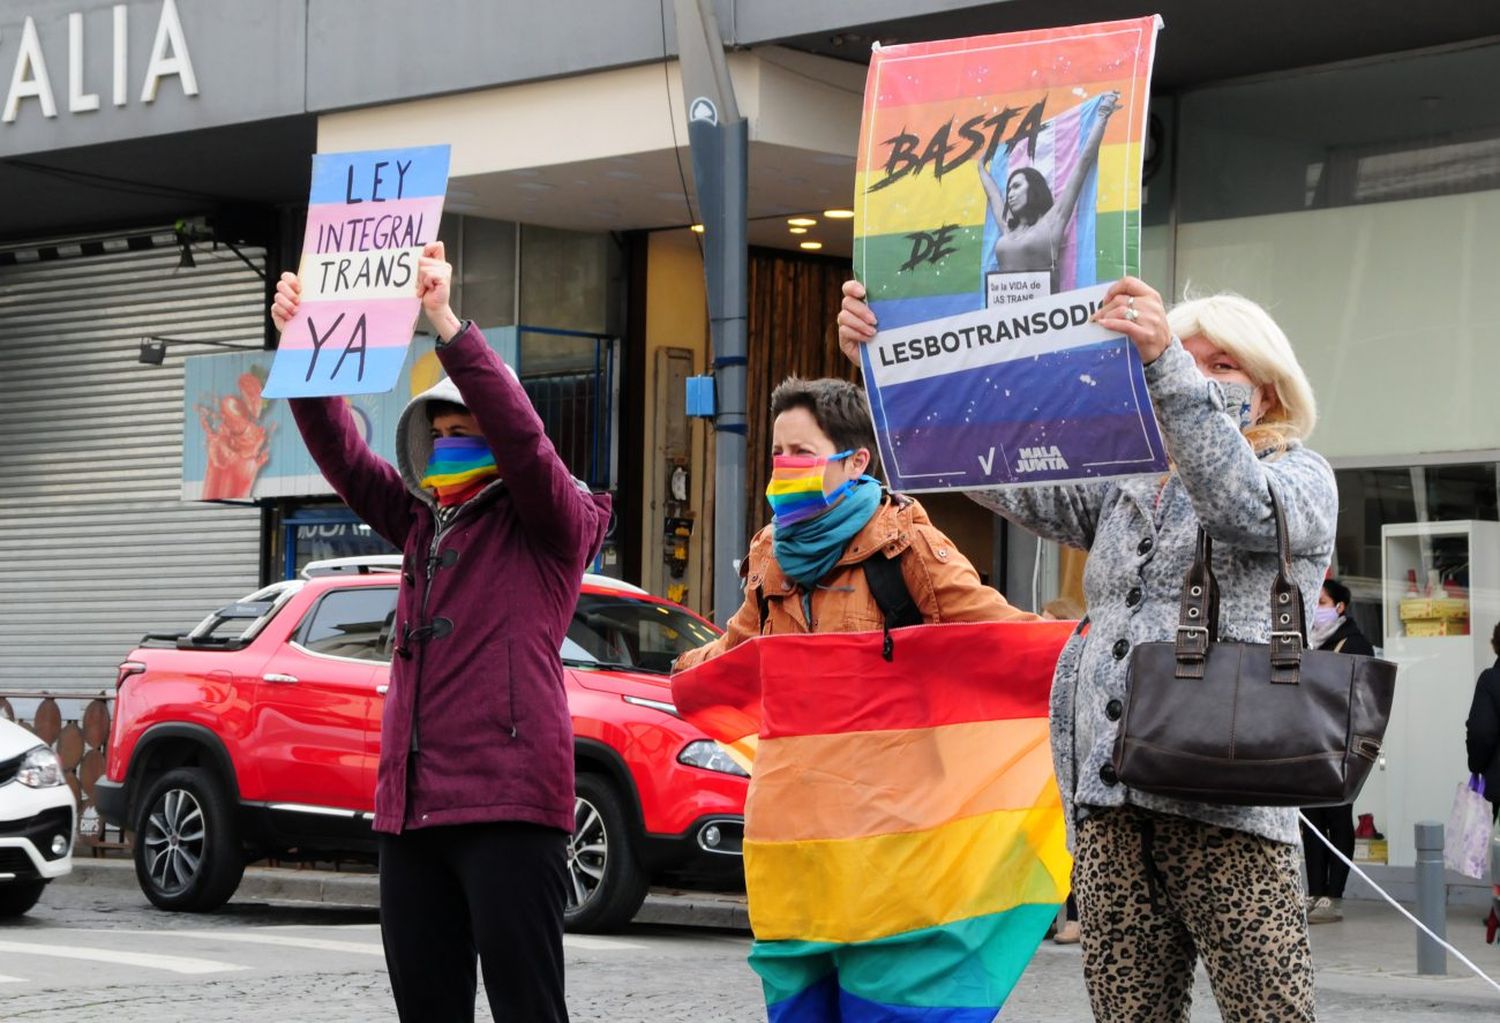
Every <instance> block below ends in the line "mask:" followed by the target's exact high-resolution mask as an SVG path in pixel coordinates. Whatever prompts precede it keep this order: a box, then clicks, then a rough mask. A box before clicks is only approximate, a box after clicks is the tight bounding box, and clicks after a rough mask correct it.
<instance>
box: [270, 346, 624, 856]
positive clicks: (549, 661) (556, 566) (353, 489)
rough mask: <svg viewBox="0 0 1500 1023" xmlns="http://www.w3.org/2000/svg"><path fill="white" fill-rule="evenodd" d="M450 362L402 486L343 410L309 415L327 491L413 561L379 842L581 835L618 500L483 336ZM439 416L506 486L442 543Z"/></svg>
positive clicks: (447, 350)
mask: <svg viewBox="0 0 1500 1023" xmlns="http://www.w3.org/2000/svg"><path fill="white" fill-rule="evenodd" d="M438 357H439V359H440V360H441V361H442V363H443V367H444V369H446V370H447V372H448V374H449V378H448V379H445V380H443V381H441V382H440V383H439V384H438V385H437V386H436V387H434V388H432V389H431V390H429V391H427V392H425V393H423V394H421V395H418V396H417V397H416V398H415V399H413V401H412V403H411V405H410V406H409V407H408V409H407V412H406V413H405V414H403V416H402V419H401V423H400V426H399V431H400V432H399V433H398V437H397V458H396V461H397V463H398V466H399V472H398V470H397V469H395V468H393V467H391V466H390V465H389V464H388V463H385V462H381V461H379V460H378V459H375V458H374V457H373V455H372V454H371V453H370V452H369V450H368V448H367V446H366V445H365V444H364V442H363V440H362V439H361V438H359V436H358V428H357V427H356V426H355V424H354V421H353V417H352V416H350V415H349V413H348V410H347V407H346V405H345V403H344V402H343V401H342V400H341V399H333V400H311V401H306V400H304V401H297V402H294V403H293V406H294V411H295V412H296V415H297V420H298V426H299V428H300V429H301V431H302V433H303V436H304V438H305V439H306V440H307V443H308V447H309V449H310V450H311V451H312V453H313V455H314V457H315V458H316V459H317V461H318V464H319V466H320V467H321V468H322V469H323V472H324V475H325V476H327V477H328V478H329V481H330V482H331V483H332V484H333V485H334V487H335V489H336V490H337V491H338V492H339V493H340V495H341V496H343V497H344V499H345V501H346V502H348V503H349V505H350V507H351V508H353V509H354V510H355V511H356V513H358V514H360V515H361V516H362V517H364V519H365V521H367V522H369V523H370V525H371V526H372V527H374V528H375V529H376V530H377V531H378V532H380V533H381V534H382V535H384V536H385V537H386V538H387V539H389V540H391V542H392V543H394V544H395V545H396V546H398V547H400V548H401V549H402V551H403V554H404V560H403V565H402V573H401V590H400V594H399V597H398V599H397V607H396V619H395V622H394V630H395V631H394V636H395V641H396V652H395V655H394V656H393V657H392V659H391V675H390V688H389V690H388V692H387V694H386V699H385V710H384V714H383V717H382V720H381V729H380V742H381V749H380V768H379V772H378V775H377V780H376V787H375V829H376V830H377V831H385V832H399V831H401V830H403V829H405V828H409V827H412V828H420V827H430V826H434V825H439V824H464V823H474V822H480V821H498V820H512V821H527V822H530V823H534V824H541V825H546V826H550V827H557V828H561V829H564V830H567V831H571V830H572V828H573V729H572V720H571V717H570V715H569V712H568V701H567V696H566V694H565V692H564V689H563V668H562V661H561V658H560V655H559V650H560V649H561V646H562V641H563V637H564V635H565V634H566V632H567V628H568V625H569V623H570V621H571V620H572V616H573V611H574V609H575V607H576V605H577V602H578V592H579V585H580V583H581V581H582V578H583V573H584V571H585V569H586V567H587V566H588V564H589V563H590V561H592V559H593V558H594V556H595V555H596V554H597V552H598V550H599V545H600V544H601V543H602V541H603V538H604V531H605V528H606V526H607V524H608V521H609V514H610V499H609V497H608V496H606V495H594V494H591V493H589V491H588V489H587V487H586V486H585V485H584V484H583V483H581V482H579V481H578V480H576V479H574V478H573V477H572V476H571V474H569V473H568V471H567V468H566V467H565V466H564V464H563V462H562V460H561V458H560V457H559V456H558V454H557V452H556V450H555V449H554V448H553V446H552V443H551V441H550V440H548V438H547V436H546V433H545V432H544V430H543V428H542V422H541V419H540V417H538V416H537V414H536V411H535V410H534V409H533V408H532V406H531V402H530V400H529V399H528V398H527V396H526V392H525V391H524V390H523V389H522V387H521V384H520V382H519V381H518V380H517V379H516V377H515V374H514V373H512V372H506V370H508V369H509V367H504V365H503V363H501V362H500V360H499V358H498V357H497V356H496V355H495V353H494V352H493V351H492V350H491V349H490V348H489V346H488V345H487V344H486V343H485V341H484V339H483V336H482V335H481V334H480V333H479V331H478V330H476V329H475V328H474V327H473V326H472V324H471V325H468V326H467V328H466V329H465V330H464V332H463V333H461V334H460V335H459V336H458V337H456V338H455V339H454V340H453V342H452V343H450V344H448V345H444V346H442V347H441V348H440V349H439V351H438ZM434 399H441V400H444V401H452V402H456V403H458V404H461V405H463V406H465V407H466V408H468V409H469V410H470V411H471V412H473V413H474V415H475V416H476V417H477V418H478V420H479V424H480V427H481V431H482V433H483V435H484V437H485V439H486V441H487V442H488V443H489V445H490V448H491V449H492V450H493V451H494V453H495V460H496V463H497V464H498V465H499V467H500V471H501V474H502V478H501V480H500V481H498V482H496V483H492V484H491V485H490V486H489V487H488V488H486V489H485V490H484V491H483V492H482V493H480V494H479V495H478V496H476V497H474V498H472V499H470V500H469V501H468V502H466V503H465V504H464V505H462V506H460V507H459V509H458V510H457V511H456V512H455V513H454V515H453V517H452V518H451V519H450V520H449V523H448V525H447V526H445V527H443V528H442V529H441V531H439V528H438V522H437V516H436V508H437V506H436V502H435V500H434V498H433V495H432V494H431V493H430V492H429V491H426V490H424V489H423V488H422V487H421V485H420V483H419V482H418V479H419V478H420V475H421V473H422V471H423V470H424V469H425V465H426V461H427V457H428V456H429V455H430V453H431V450H432V442H431V435H430V433H429V429H430V427H429V424H428V421H427V416H426V414H425V405H426V403H427V402H428V401H431V400H434ZM376 463H378V464H376ZM403 484H404V485H403Z"/></svg>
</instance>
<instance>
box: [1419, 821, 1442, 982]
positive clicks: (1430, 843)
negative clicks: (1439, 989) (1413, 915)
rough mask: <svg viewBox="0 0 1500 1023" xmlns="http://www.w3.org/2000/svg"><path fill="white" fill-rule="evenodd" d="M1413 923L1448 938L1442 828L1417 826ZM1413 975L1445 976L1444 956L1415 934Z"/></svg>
mask: <svg viewBox="0 0 1500 1023" xmlns="http://www.w3.org/2000/svg"><path fill="white" fill-rule="evenodd" d="M1416 878H1417V919H1418V920H1420V921H1422V923H1424V924H1426V925H1427V927H1428V929H1430V930H1431V931H1432V933H1433V934H1436V935H1437V936H1438V937H1440V938H1447V936H1448V885H1447V882H1446V881H1445V880H1444V877H1443V826H1442V825H1441V824H1438V823H1437V822H1436V821H1418V822H1417V868H1416ZM1417 972H1418V973H1420V974H1422V975H1423V976H1429V977H1441V976H1443V975H1444V974H1446V973H1447V972H1448V953H1447V952H1446V951H1444V949H1443V946H1442V945H1439V944H1438V943H1437V942H1435V941H1433V940H1432V939H1431V938H1429V937H1428V936H1427V935H1425V934H1423V933H1422V932H1421V931H1420V930H1419V931H1417Z"/></svg>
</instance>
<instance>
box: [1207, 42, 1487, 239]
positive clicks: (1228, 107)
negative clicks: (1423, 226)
mask: <svg viewBox="0 0 1500 1023" xmlns="http://www.w3.org/2000/svg"><path fill="white" fill-rule="evenodd" d="M1497 62H1500V46H1497V45H1495V44H1493V43H1490V44H1489V45H1478V46H1471V47H1468V48H1461V49H1450V50H1442V51H1438V52H1427V53H1417V54H1410V55H1408V54H1394V55H1391V56H1389V57H1385V58H1382V59H1380V60H1377V61H1370V62H1367V63H1362V64H1357V65H1352V66H1351V65H1345V66H1337V67H1328V68H1319V69H1315V70H1311V71H1303V72H1295V73H1289V74H1284V75H1276V76H1268V77H1266V78H1263V79H1257V80H1254V81H1248V82H1236V83H1231V84H1227V85H1221V86H1213V87H1210V88H1204V89H1198V90H1194V91H1192V92H1189V93H1186V94H1185V95H1184V96H1183V97H1182V101H1181V104H1182V105H1181V111H1182V121H1181V124H1182V135H1181V139H1180V142H1179V146H1180V154H1181V155H1180V166H1179V169H1178V174H1177V181H1178V183H1179V184H1178V193H1177V199H1178V215H1179V218H1180V219H1181V220H1182V222H1184V223H1193V222H1196V221H1204V220H1222V219H1228V218H1233V217H1248V216H1257V215H1263V214H1269V213H1287V212H1294V211H1297V210H1307V209H1327V208H1331V207H1337V206H1349V205H1356V204H1360V203H1371V202H1389V201H1393V200H1401V199H1418V198H1424V197H1430V196H1439V195H1454V194H1458V193H1463V192H1474V191H1484V190H1488V189H1494V188H1500V115H1497V112H1496V109H1495V106H1494V104H1493V103H1492V102H1491V100H1490V98H1489V95H1488V93H1487V91H1486V90H1485V89H1483V88H1479V87H1477V85H1476V83H1481V82H1485V81H1487V80H1488V79H1489V78H1490V77H1491V75H1492V72H1493V69H1494V68H1495V67H1496V65H1497Z"/></svg>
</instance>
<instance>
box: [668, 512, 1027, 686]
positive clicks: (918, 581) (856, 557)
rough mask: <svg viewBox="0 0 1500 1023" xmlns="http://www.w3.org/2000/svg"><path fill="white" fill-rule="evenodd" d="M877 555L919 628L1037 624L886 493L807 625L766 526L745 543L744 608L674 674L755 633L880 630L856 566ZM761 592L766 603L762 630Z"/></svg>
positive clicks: (823, 587)
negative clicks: (897, 563) (895, 566)
mask: <svg viewBox="0 0 1500 1023" xmlns="http://www.w3.org/2000/svg"><path fill="white" fill-rule="evenodd" d="M877 555H878V556H882V557H887V558H900V560H901V575H902V577H903V578H904V579H905V580H906V588H907V590H908V591H909V592H910V593H911V598H912V600H913V601H914V602H915V603H916V605H917V607H918V608H919V609H920V610H921V612H922V620H923V621H924V622H926V623H929V624H930V623H938V622H1006V621H1037V620H1038V618H1037V616H1036V615H1034V614H1031V613H1029V612H1027V611H1022V610H1020V609H1018V608H1015V607H1012V606H1011V605H1010V604H1008V603H1006V600H1005V598H1004V597H1002V596H1001V595H1000V594H999V593H998V592H997V591H996V590H994V589H991V588H990V587H988V586H986V585H984V584H983V583H981V582H980V581H979V573H978V572H976V571H975V570H974V566H973V565H971V564H970V563H969V559H968V558H966V557H964V556H963V554H961V553H960V552H959V550H958V548H957V547H955V546H954V545H953V541H951V540H949V539H948V538H947V537H946V536H944V535H943V533H942V531H941V530H939V529H938V528H937V527H936V526H934V525H933V524H932V520H931V519H929V518H928V517H927V512H926V511H924V510H923V508H922V506H921V505H920V504H918V503H917V502H916V500H914V499H913V498H910V497H906V496H905V495H901V494H891V495H887V496H886V497H885V499H884V501H883V502H882V503H881V506H880V508H879V510H878V511H876V512H875V515H874V517H873V518H871V519H870V521H869V522H868V523H866V524H865V528H864V529H862V530H860V531H859V533H857V534H856V535H855V537H854V539H853V540H851V541H850V542H849V546H848V547H847V548H845V549H844V556H843V557H842V558H840V559H839V560H838V562H837V564H835V565H834V567H833V570H832V571H830V572H829V573H828V575H827V576H825V577H824V578H823V581H822V582H821V583H819V584H818V587H817V589H816V590H815V591H814V593H813V595H812V618H813V620H812V622H811V623H809V622H808V621H807V616H806V615H805V614H804V612H803V606H802V587H801V586H799V585H798V584H797V583H794V582H793V581H792V580H790V579H788V578H787V577H786V575H785V574H783V573H782V571H781V566H780V565H779V564H777V562H776V555H775V550H774V543H773V541H772V527H770V526H766V527H765V528H764V529H762V530H761V531H760V532H758V533H756V534H755V538H754V539H753V540H751V541H750V554H749V556H748V557H746V559H745V561H744V562H743V563H742V564H741V566H740V574H741V575H742V576H744V578H745V600H744V603H743V604H741V605H740V609H739V610H738V611H736V612H735V614H734V617H733V618H731V619H730V620H729V625H728V627H727V628H726V630H725V632H724V635H722V636H720V637H719V638H718V639H716V640H714V641H713V642H712V643H709V644H707V645H706V646H701V647H699V648H698V649H696V650H689V651H688V652H687V653H685V654H683V655H682V656H681V657H679V658H678V659H677V664H676V669H677V670H678V671H683V670H686V669H687V668H691V667H692V666H693V665H695V664H700V663H702V662H703V661H706V660H708V659H709V658H710V657H716V656H718V655H719V654H722V653H723V652H724V651H726V650H729V649H732V648H733V647H735V646H736V645H738V644H740V643H742V642H744V641H745V640H747V639H749V638H750V637H752V636H756V635H760V634H761V633H762V632H764V633H765V634H766V635H781V634H784V633H806V632H869V631H878V630H880V629H881V628H882V627H883V625H884V622H885V618H884V616H883V615H882V614H881V612H880V605H879V604H877V603H876V602H875V597H874V595H873V594H872V593H871V592H870V587H869V584H868V582H867V581H866V579H865V573H864V569H863V568H861V567H860V564H861V562H863V561H865V560H866V559H867V558H872V557H876V556H877ZM761 593H763V594H764V595H765V600H766V618H765V626H764V628H762V626H761V611H760V601H759V594H761Z"/></svg>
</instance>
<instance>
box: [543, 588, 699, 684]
mask: <svg viewBox="0 0 1500 1023" xmlns="http://www.w3.org/2000/svg"><path fill="white" fill-rule="evenodd" d="M717 635H718V633H717V632H716V631H715V630H714V628H713V626H711V625H709V624H708V623H707V622H704V621H702V620H701V619H699V618H696V617H694V616H693V615H690V614H688V613H686V612H685V611H682V610H680V609H678V608H675V607H670V606H668V605H666V604H658V603H655V602H654V601H650V600H641V599H638V598H635V597H630V596H626V595H622V594H614V593H611V594H599V593H584V594H582V595H581V596H580V597H579V598H578V610H577V611H575V612H574V613H573V622H572V624H571V625H569V626H568V634H567V636H566V637H565V638H564V639H563V644H562V658H563V662H564V663H566V664H567V665H569V666H570V667H575V668H623V669H626V670H629V671H642V672H648V673H650V674H653V675H666V674H670V673H671V671H672V662H673V661H675V660H676V659H677V657H678V655H679V654H681V653H683V652H685V651H687V650H692V649H693V648H694V647H700V646H702V645H703V644H705V643H707V642H710V641H711V640H713V639H714V638H715V637H716V636H717Z"/></svg>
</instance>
